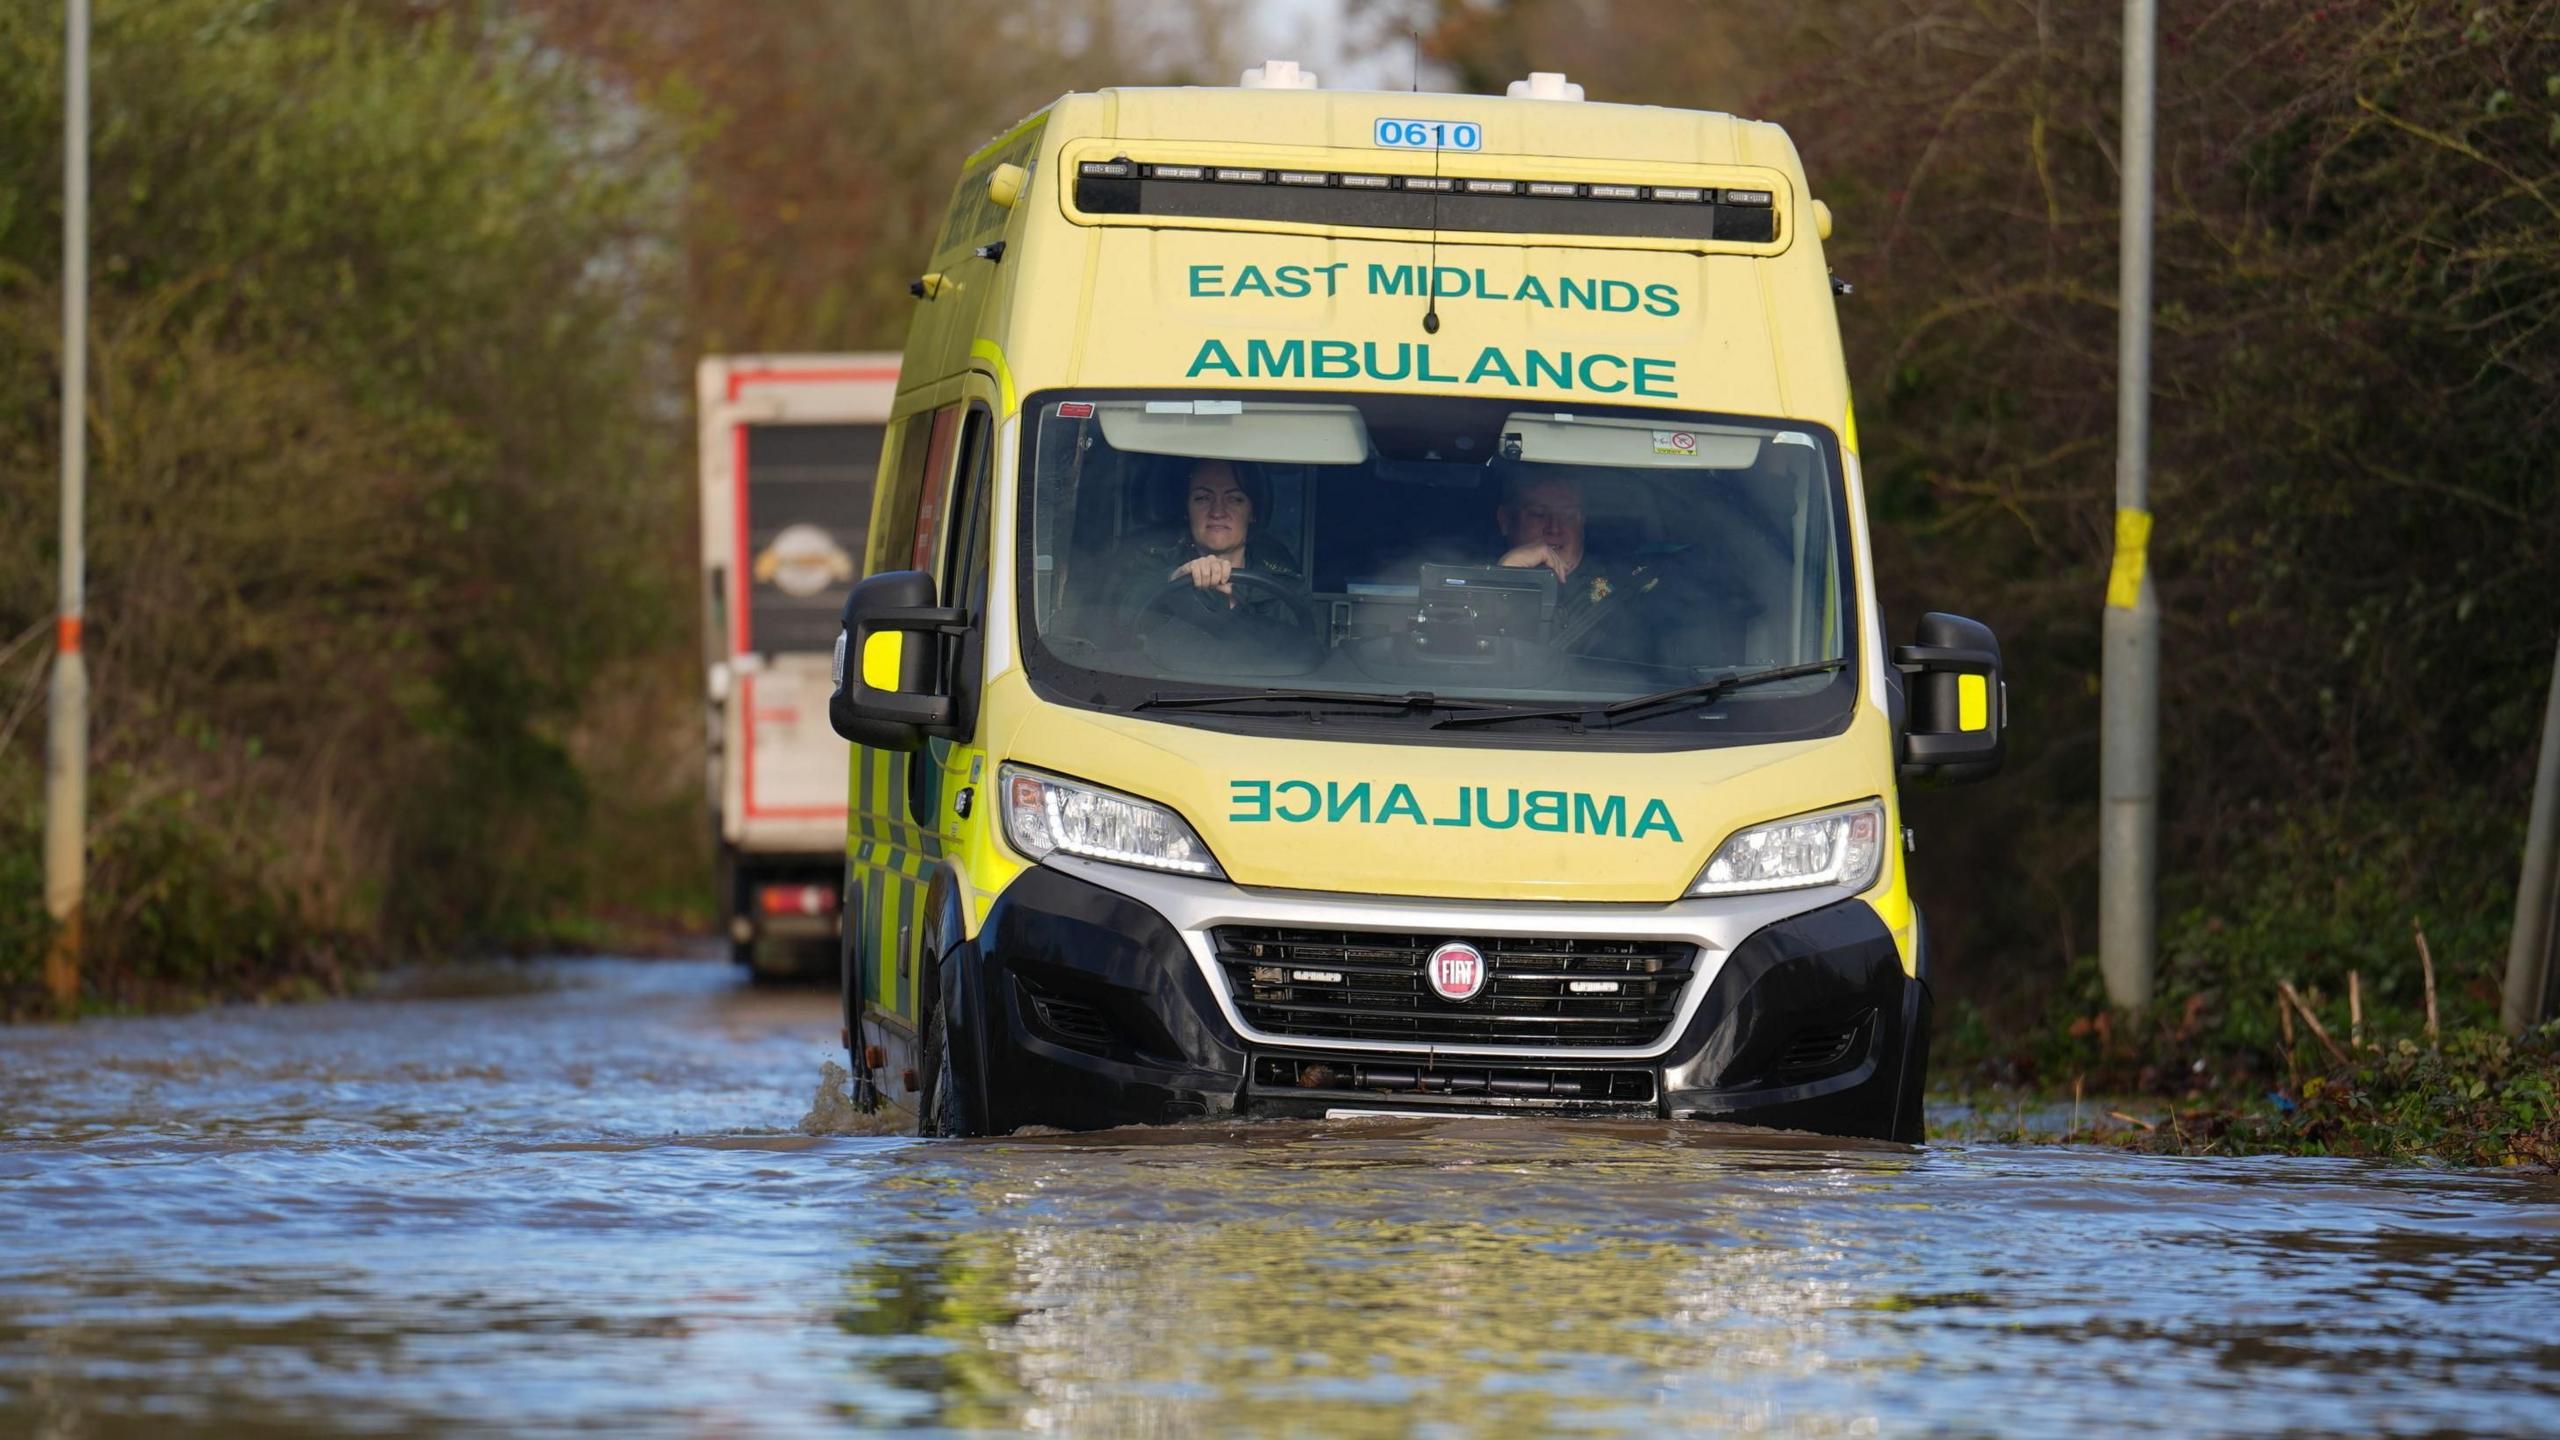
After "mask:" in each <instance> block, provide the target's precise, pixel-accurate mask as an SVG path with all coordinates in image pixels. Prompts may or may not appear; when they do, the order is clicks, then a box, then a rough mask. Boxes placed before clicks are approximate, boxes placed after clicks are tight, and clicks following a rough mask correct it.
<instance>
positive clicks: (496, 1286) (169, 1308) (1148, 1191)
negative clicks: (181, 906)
mask: <svg viewBox="0 0 2560 1440" xmlns="http://www.w3.org/2000/svg"><path fill="white" fill-rule="evenodd" d="M541 974H542V976H543V977H544V979H545V982H546V983H543V984H538V985H531V986H523V985H519V986H515V987H512V988H502V989H501V991H500V993H480V994H465V995H444V994H439V995H436V996H433V997H426V998H406V999H401V1000H397V1001H377V1002H371V1003H361V1002H358V1003H346V1004H333V1005H322V1006H313V1007H307V1008H302V1009H295V1010H274V1011H245V1012H225V1013H221V1014H215V1015H204V1016H195V1017H189V1018H186V1019H182V1020H153V1021H135V1022H119V1023H111V1024H100V1025H91V1026H87V1027H83V1028H81V1029H79V1030H0V1434H16V1433H35V1434H57V1435H65V1436H69V1435H83V1436H86V1435H112V1434H118V1433H145V1432H147V1433H151V1434H170V1433H221V1434H247V1433H274V1434H286V1433H312V1432H321V1431H345V1430H370V1431H381V1432H401V1433H435V1432H440V1431H447V1430H454V1431H462V1430H471V1431H487V1430H493V1429H494V1430H503V1431H508V1432H539V1431H545V1430H566V1429H573V1428H596V1429H602V1430H607V1431H611V1432H614V1433H642V1432H676V1433H709V1434H758V1433H777V1434H778V1433H800V1432H803V1431H811V1430H830V1431H842V1430H845V1429H861V1428H882V1429H887V1428H899V1429H922V1430H925V1431H928V1432H930V1431H937V1430H939V1431H970V1430H1014V1429H1026V1428H1027V1429H1032V1430H1038V1431H1044V1432H1051V1433H1059V1434H1077V1435H1105V1436H1122V1435H1132V1436H1144V1435H1190V1434H1199V1433H1204V1432H1224V1433H1242V1434H1250V1435H1275V1436H1278V1435H1310V1436H1314V1435H1373V1434H1374V1435H1410V1434H1472V1433H1522V1432H1537V1431H1548V1432H1556V1431H1564V1432H1573V1433H1590V1434H1656V1433H1665V1432H1686V1431H1700V1432H1724V1431H1736V1430H1742V1431H1776V1432H1782V1433H1790V1434H1875V1433H1903V1432H1910V1431H1933V1430H1936V1431H1958V1432H1968V1433H1969V1432H1978V1431H1999V1432H2005V1433H2012V1434H2032V1435H2048V1434H2057V1433H2070V1432H2078V1431H2089V1430H2096V1429H2101V1428H2104V1429H2107V1430H2140V1431H2147V1432H2151V1433H2180V1434H2184V1433H2193V1432H2199V1431H2215V1432H2226V1431H2262V1432H2275V1431H2285V1432H2301V1431H2354V1432H2392V1431H2397V1432H2419V1431H2430V1432H2465V1431H2467V1432H2474V1433H2499V1434H2513V1433H2524V1432H2528V1431H2535V1430H2550V1429H2553V1428H2554V1427H2555V1426H2560V1324H2555V1322H2560V1208H2555V1206H2554V1204H2553V1202H2554V1201H2556V1200H2560V1190H2555V1189H2554V1188H2553V1187H2552V1186H2551V1185H2550V1184H2549V1183H2548V1182H2538V1181H2534V1180H2530V1179H2522V1178H2517V1177H2508V1176H2467V1175H2445V1174H2430V1173H2423V1172H2410V1171H2388V1170H2380V1169H2375V1168H2372V1167H2366V1166H2358V1165H2350V1164H2344V1163H2334V1162H2299V1161H2297V1162H2235V1161H2163V1160H2157V1159H2141V1158H2135V1157H2126V1156H2120V1155H2115V1154H2105V1153H2090V1152H2074V1151H2063V1150H2050V1149H2047V1150H2034V1149H2000V1148H1991V1147H1961V1148H1946V1147H1941V1148H1938V1149H1934V1150H1929V1151H1909V1150H1903V1149H1900V1148H1896V1147H1880V1146H1863V1147H1862V1146H1846V1145H1838V1144H1833V1143H1829V1142H1815V1141H1811V1140H1805V1139H1791V1138H1789V1137H1781V1136H1771V1135H1765V1134H1754V1133H1749V1132H1733V1131H1718V1130H1711V1129H1700V1128H1691V1127H1669V1126H1656V1125H1620V1124H1610V1125H1590V1124H1563V1125H1559V1124H1547V1123H1539V1122H1527V1121H1521V1122H1496V1121H1478V1122H1438V1121H1403V1120H1363V1121H1356V1122H1341V1123H1337V1124H1332V1125H1299V1124H1291V1125H1279V1124H1270V1125H1242V1126H1232V1127H1198V1128H1190V1127H1186V1128H1176V1129H1168V1130H1156V1131H1123V1132H1115V1133H1112V1134H1109V1135H1104V1136H1083V1137H1065V1136H1057V1137H1039V1138H1031V1137H1022V1138H1015V1139H1011V1140H1002V1141H975V1142H957V1143H934V1144H920V1143H917V1142H913V1141H909V1140H903V1139H898V1138H894V1137H888V1136H879V1135H867V1134H850V1135H848V1134H843V1133H837V1132H840V1131H841V1130H842V1129H843V1128H844V1127H843V1126H842V1125H838V1124H832V1123H831V1124H813V1125H811V1126H809V1127H808V1128H809V1129H811V1130H815V1131H819V1132H822V1133H816V1134H804V1133H800V1128H799V1126H798V1123H797V1122H799V1121H800V1120H801V1119H802V1117H803V1112H805V1111H809V1109H810V1105H809V1101H810V1096H811V1085H812V1082H813V1079H814V1078H815V1077H817V1076H818V1075H819V1074H820V1070H821V1066H822V1065H823V1064H824V1063H825V1062H826V1061H827V1060H829V1059H830V1058H832V1053H831V1052H832V1042H833V1038H834V1037H833V1032H834V1022H833V1020H832V1018H831V1016H830V1015H829V1013H828V1012H829V1011H830V1010H831V1009H832V1006H833V999H832V996H827V995H817V994H789V993H773V992H765V991H758V990H753V989H749V988H745V987H742V986H740V985H738V984H736V983H734V982H733V981H732V980H731V978H730V977H729V976H728V975H727V974H726V973H725V972H723V971H722V970H721V969H719V968H718V967H716V966H710V965H691V964H673V965H665V964H662V965H580V966H562V967H552V968H549V969H546V970H544V971H543V972H541ZM821 1089H822V1090H823V1086H822V1087H821ZM820 1108H821V1109H823V1108H824V1106H823V1095H822V1097H821V1107H820ZM812 1118H816V1117H814V1115H813V1117H812ZM835 1118H836V1119H837V1120H841V1119H843V1117H841V1116H839V1117H835Z"/></svg>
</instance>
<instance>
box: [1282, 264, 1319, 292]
mask: <svg viewBox="0 0 2560 1440" xmlns="http://www.w3.org/2000/svg"><path fill="white" fill-rule="evenodd" d="M1271 273H1272V274H1274V275H1276V276H1278V277H1280V283H1279V289H1280V293H1281V294H1282V295H1283V296H1286V297H1287V298H1289V299H1291V300H1301V299H1304V298H1306V296H1307V294H1308V293H1309V292H1311V291H1313V290H1314V289H1315V288H1316V287H1315V285H1314V284H1313V283H1312V282H1310V281H1309V280H1308V279H1307V267H1306V266H1304V265H1283V266H1281V267H1280V268H1279V269H1277V270H1274V271H1272V272H1271Z"/></svg>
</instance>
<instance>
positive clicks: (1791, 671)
mask: <svg viewBox="0 0 2560 1440" xmlns="http://www.w3.org/2000/svg"><path fill="white" fill-rule="evenodd" d="M1848 664H1849V662H1848V661H1847V660H1816V661H1814V662H1812V663H1811V664H1807V665H1773V666H1771V667H1770V668H1768V669H1766V670H1736V671H1734V672H1732V673H1731V674H1727V675H1719V676H1717V677H1716V678H1714V679H1713V680H1701V681H1699V682H1698V683H1697V684H1695V685H1680V686H1675V687H1673V688H1672V689H1669V690H1657V691H1655V692H1654V693H1652V694H1650V695H1638V696H1634V697H1633V698H1631V699H1626V700H1619V701H1615V702H1612V703H1610V704H1607V705H1578V706H1569V707H1558V708H1555V709H1548V710H1497V711H1492V712H1489V713H1486V714H1481V715H1452V716H1450V717H1448V718H1447V719H1445V720H1438V721H1434V722H1433V723H1432V726H1431V728H1432V729H1434V730H1454V729H1457V728H1458V727H1459V726H1462V725H1500V724H1502V723H1504V722H1505V721H1510V720H1579V721H1581V722H1582V724H1583V727H1584V728H1585V729H1590V730H1606V729H1608V728H1609V727H1610V726H1612V725H1623V724H1625V723H1626V722H1627V721H1629V720H1632V719H1637V718H1640V717H1642V716H1644V715H1645V714H1647V713H1649V712H1651V711H1655V710H1660V709H1663V708H1665V707H1667V706H1672V705H1680V704H1696V705H1712V704H1714V703H1715V702H1716V701H1718V700H1721V699H1723V698H1724V697H1725V696H1727V695H1730V694H1732V693H1733V692H1734V691H1736V690H1748V689H1750V688H1751V687H1752V686H1754V685H1770V684H1775V683H1776V682H1778V681H1780V680H1793V679H1795V678H1796V677H1798V676H1800V675H1820V674H1822V673H1824V672H1825V671H1829V670H1839V669H1844V668H1846V667H1847V666H1848Z"/></svg>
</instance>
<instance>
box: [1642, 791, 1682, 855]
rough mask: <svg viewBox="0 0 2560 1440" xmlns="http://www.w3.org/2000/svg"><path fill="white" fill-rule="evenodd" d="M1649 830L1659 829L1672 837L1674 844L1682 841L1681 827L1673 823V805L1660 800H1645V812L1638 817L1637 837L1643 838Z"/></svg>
mask: <svg viewBox="0 0 2560 1440" xmlns="http://www.w3.org/2000/svg"><path fill="white" fill-rule="evenodd" d="M1647 830H1659V831H1661V832H1662V833H1663V834H1665V835H1667V836H1669V837H1670V838H1671V843H1672V844H1674V845H1677V844H1679V843H1680V827H1679V826H1677V825H1674V824H1672V823H1671V807H1670V806H1668V805H1665V804H1663V803H1662V802H1661V801H1659V800H1647V801H1646V802H1644V813H1643V814H1642V815H1639V816H1637V817H1636V833H1635V838H1636V839H1638V840H1641V839H1643V838H1644V832H1645V831H1647Z"/></svg>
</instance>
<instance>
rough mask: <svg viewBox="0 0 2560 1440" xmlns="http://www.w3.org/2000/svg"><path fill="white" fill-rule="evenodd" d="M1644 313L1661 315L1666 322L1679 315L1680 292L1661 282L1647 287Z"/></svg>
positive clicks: (1645, 289)
mask: <svg viewBox="0 0 2560 1440" xmlns="http://www.w3.org/2000/svg"><path fill="white" fill-rule="evenodd" d="M1644 313H1646V314H1647V315H1659V316H1661V317H1663V318H1664V319H1666V320H1667V319H1669V318H1671V317H1672V316H1674V315H1677V314H1679V313H1680V292H1679V291H1678V290H1677V289H1675V288H1673V287H1672V286H1671V285H1669V284H1667V283H1665V282H1663V281H1660V280H1656V281H1654V282H1653V283H1652V284H1650V285H1647V286H1646V287H1644Z"/></svg>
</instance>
